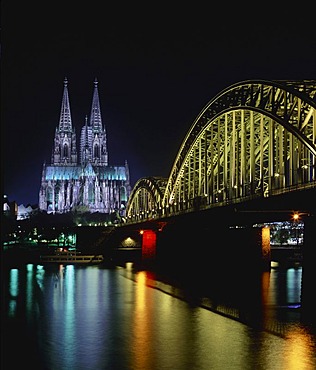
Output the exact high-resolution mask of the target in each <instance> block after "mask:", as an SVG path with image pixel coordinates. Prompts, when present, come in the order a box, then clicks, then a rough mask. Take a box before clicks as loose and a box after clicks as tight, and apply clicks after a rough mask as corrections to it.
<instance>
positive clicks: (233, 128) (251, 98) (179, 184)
mask: <svg viewBox="0 0 316 370" xmlns="http://www.w3.org/2000/svg"><path fill="white" fill-rule="evenodd" d="M315 187H316V80H302V81H265V80H249V81H242V82H240V83H236V84H234V85H232V86H229V87H228V88H226V89H224V90H223V91H221V92H220V93H219V94H217V95H216V96H215V97H214V98H213V99H211V100H210V102H209V103H208V104H207V105H206V106H205V107H204V108H203V109H202V111H201V112H200V113H199V114H198V116H197V117H196V119H195V120H194V122H193V123H192V125H191V128H190V129H189V131H188V132H187V134H186V136H185V138H184V140H183V142H182V145H181V147H180V149H179V151H178V154H177V156H176V158H175V161H174V164H173V167H172V169H171V172H170V175H169V178H160V177H146V178H141V179H139V180H138V182H137V183H136V184H135V186H134V188H133V190H132V193H131V195H130V198H129V201H128V204H127V210H126V216H127V223H135V222H136V223H137V222H144V221H146V220H154V219H163V218H166V217H170V216H176V215H181V214H184V213H190V212H193V211H196V210H207V209H212V208H215V207H222V206H227V205H229V204H230V205H234V204H235V205H236V204H241V203H244V202H249V201H254V200H256V199H267V198H273V197H275V196H278V195H280V194H285V193H289V192H293V191H295V192H297V191H300V190H303V189H305V190H306V189H315ZM310 201H311V202H313V203H315V201H314V200H313V199H310Z"/></svg>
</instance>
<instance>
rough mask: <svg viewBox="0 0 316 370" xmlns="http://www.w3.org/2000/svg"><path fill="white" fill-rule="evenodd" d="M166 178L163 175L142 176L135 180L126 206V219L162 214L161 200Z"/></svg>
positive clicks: (138, 218)
mask: <svg viewBox="0 0 316 370" xmlns="http://www.w3.org/2000/svg"><path fill="white" fill-rule="evenodd" d="M167 180H168V179H166V178H163V177H144V178H141V179H139V180H138V181H137V183H136V184H135V186H134V188H133V190H132V192H131V194H130V197H129V200H128V203H127V206H126V216H127V219H128V221H140V220H143V219H148V218H155V217H160V216H162V200H163V195H164V191H165V187H166V184H167Z"/></svg>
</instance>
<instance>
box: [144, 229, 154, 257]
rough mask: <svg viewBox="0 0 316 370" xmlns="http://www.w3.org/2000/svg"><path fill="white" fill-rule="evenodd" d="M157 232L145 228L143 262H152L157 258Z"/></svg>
mask: <svg viewBox="0 0 316 370" xmlns="http://www.w3.org/2000/svg"><path fill="white" fill-rule="evenodd" d="M156 247H157V234H156V232H155V231H153V230H143V239H142V262H144V263H150V262H154V261H155V259H156Z"/></svg>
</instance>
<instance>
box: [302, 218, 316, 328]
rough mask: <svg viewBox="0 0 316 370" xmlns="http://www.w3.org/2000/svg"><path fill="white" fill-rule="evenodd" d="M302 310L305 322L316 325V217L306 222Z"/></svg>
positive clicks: (303, 250)
mask: <svg viewBox="0 0 316 370" xmlns="http://www.w3.org/2000/svg"><path fill="white" fill-rule="evenodd" d="M302 252H303V269H302V287H301V288H302V289H301V308H302V318H303V320H306V321H309V322H311V321H312V322H313V323H314V324H315V323H316V316H315V283H316V268H315V261H316V216H309V217H307V218H306V219H305V220H304V244H303V248H302Z"/></svg>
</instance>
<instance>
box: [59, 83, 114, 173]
mask: <svg viewBox="0 0 316 370" xmlns="http://www.w3.org/2000/svg"><path fill="white" fill-rule="evenodd" d="M89 162H90V163H91V164H92V165H96V166H107V165H108V153H107V145H106V132H105V129H103V125H102V118H101V109H100V99H99V92H98V81H97V79H95V80H94V91H93V98H92V106H91V113H90V122H89V124H88V123H87V118H86V122H85V124H84V126H83V128H82V130H81V136H80V163H81V165H83V166H84V165H86V164H87V163H89ZM52 164H53V165H69V166H76V165H77V148H76V134H75V129H74V128H73V127H72V119H71V111H70V103H69V94H68V80H67V78H65V79H64V90H63V98H62V104H61V112H60V119H59V126H58V129H56V132H55V141H54V149H53V154H52Z"/></svg>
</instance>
